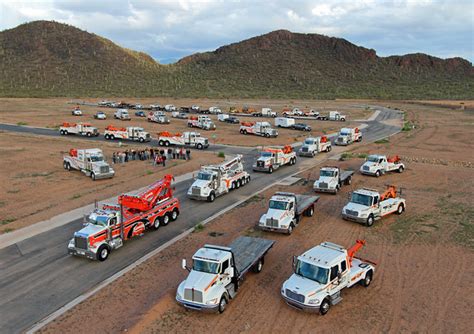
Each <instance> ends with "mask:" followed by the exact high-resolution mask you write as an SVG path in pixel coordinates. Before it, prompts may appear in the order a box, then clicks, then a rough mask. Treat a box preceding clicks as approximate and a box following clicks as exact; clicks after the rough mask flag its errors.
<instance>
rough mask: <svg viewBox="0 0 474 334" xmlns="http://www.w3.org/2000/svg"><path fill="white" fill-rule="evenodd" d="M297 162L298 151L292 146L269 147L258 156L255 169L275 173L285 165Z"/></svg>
mask: <svg viewBox="0 0 474 334" xmlns="http://www.w3.org/2000/svg"><path fill="white" fill-rule="evenodd" d="M295 163H296V153H295V152H294V151H293V149H292V148H291V146H285V147H267V148H265V149H264V150H263V151H262V152H260V156H259V157H258V158H257V160H256V161H255V163H254V165H253V170H254V171H258V172H268V173H273V171H275V170H277V169H278V168H280V167H281V166H283V165H287V164H288V165H294V164H295Z"/></svg>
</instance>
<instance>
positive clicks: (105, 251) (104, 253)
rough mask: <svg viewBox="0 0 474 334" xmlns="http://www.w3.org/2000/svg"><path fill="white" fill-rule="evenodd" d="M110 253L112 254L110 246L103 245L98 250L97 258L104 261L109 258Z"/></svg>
mask: <svg viewBox="0 0 474 334" xmlns="http://www.w3.org/2000/svg"><path fill="white" fill-rule="evenodd" d="M109 254H110V249H109V246H107V245H102V246H100V247H99V249H98V250H97V260H99V261H101V262H103V261H105V260H107V258H108V257H109Z"/></svg>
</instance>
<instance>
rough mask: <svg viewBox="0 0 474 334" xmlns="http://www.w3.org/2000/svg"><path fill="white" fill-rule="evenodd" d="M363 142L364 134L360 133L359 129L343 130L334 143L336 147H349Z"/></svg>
mask: <svg viewBox="0 0 474 334" xmlns="http://www.w3.org/2000/svg"><path fill="white" fill-rule="evenodd" d="M361 141H362V132H360V130H359V128H342V129H341V131H339V136H337V138H336V141H335V142H334V143H335V144H336V145H342V146H347V145H350V144H352V143H355V142H361Z"/></svg>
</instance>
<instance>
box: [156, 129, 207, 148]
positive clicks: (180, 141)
mask: <svg viewBox="0 0 474 334" xmlns="http://www.w3.org/2000/svg"><path fill="white" fill-rule="evenodd" d="M158 145H160V146H170V145H178V146H191V147H195V148H197V149H198V150H202V149H205V148H208V147H209V140H208V139H207V138H204V137H201V134H200V133H199V132H183V134H180V133H176V134H172V133H169V132H160V133H159V134H158Z"/></svg>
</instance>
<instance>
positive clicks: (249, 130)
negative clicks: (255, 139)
mask: <svg viewBox="0 0 474 334" xmlns="http://www.w3.org/2000/svg"><path fill="white" fill-rule="evenodd" d="M239 131H240V133H241V134H243V135H247V134H249V135H256V136H262V137H267V138H270V137H277V136H278V132H277V131H276V130H274V129H273V128H272V126H271V125H270V123H268V122H255V123H254V122H242V123H241V125H240V130H239Z"/></svg>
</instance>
